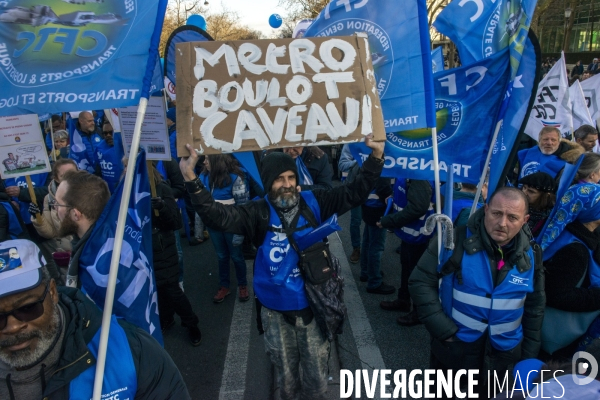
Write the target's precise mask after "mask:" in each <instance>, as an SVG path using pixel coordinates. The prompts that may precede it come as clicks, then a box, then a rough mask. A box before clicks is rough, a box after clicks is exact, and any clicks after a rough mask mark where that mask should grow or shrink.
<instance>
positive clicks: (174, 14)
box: [158, 0, 208, 54]
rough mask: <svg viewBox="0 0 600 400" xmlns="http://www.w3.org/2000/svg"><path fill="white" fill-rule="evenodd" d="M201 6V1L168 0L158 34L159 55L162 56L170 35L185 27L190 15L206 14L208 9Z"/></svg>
mask: <svg viewBox="0 0 600 400" xmlns="http://www.w3.org/2000/svg"><path fill="white" fill-rule="evenodd" d="M202 4H203V3H202V1H201V0H169V4H168V5H167V12H166V14H165V20H164V22H163V29H162V32H161V34H160V44H159V46H158V50H159V52H160V54H164V51H165V45H166V44H167V40H168V39H169V36H171V33H173V31H174V30H175V29H177V28H179V27H180V26H182V25H185V23H186V21H187V19H188V17H189V16H190V15H194V14H200V15H205V14H206V12H207V11H208V9H207V8H205V7H203V6H202Z"/></svg>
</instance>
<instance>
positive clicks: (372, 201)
mask: <svg viewBox="0 0 600 400" xmlns="http://www.w3.org/2000/svg"><path fill="white" fill-rule="evenodd" d="M365 206H367V207H372V208H379V207H385V203H384V202H383V201H382V200H381V199H380V198H379V196H378V195H377V193H375V189H373V190H372V191H371V193H369V197H368V198H367V201H366V202H365Z"/></svg>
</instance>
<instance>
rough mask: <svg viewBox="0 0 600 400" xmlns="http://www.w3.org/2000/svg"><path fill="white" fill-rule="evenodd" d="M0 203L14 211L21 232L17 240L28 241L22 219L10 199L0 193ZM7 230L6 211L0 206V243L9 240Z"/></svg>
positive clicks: (27, 234) (7, 219) (7, 217)
mask: <svg viewBox="0 0 600 400" xmlns="http://www.w3.org/2000/svg"><path fill="white" fill-rule="evenodd" d="M0 201H1V202H4V203H7V204H8V205H10V207H11V208H12V210H13V211H14V213H15V215H16V216H17V219H18V220H19V224H20V226H21V230H22V232H21V234H20V235H19V236H18V239H29V233H28V232H27V227H26V226H25V223H24V222H23V218H21V213H20V212H19V210H18V209H17V208H16V207H15V206H14V204H12V202H11V201H10V197H8V195H7V194H6V193H0ZM9 228H10V227H9V216H8V211H6V209H5V208H4V206H0V242H4V241H5V240H10V239H11V237H10V234H9Z"/></svg>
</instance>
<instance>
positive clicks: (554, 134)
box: [0, 59, 600, 399]
mask: <svg viewBox="0 0 600 400" xmlns="http://www.w3.org/2000/svg"><path fill="white" fill-rule="evenodd" d="M550 64H551V62H550V60H548V61H547V62H545V63H544V66H545V67H547V68H548V69H549V68H550V67H551V65H550ZM596 64H597V60H596V59H595V60H594V62H593V63H592V64H590V65H589V66H588V67H587V68H586V69H585V71H582V70H583V68H584V66H582V65H581V63H580V62H579V63H578V64H577V65H576V66H575V68H573V72H577V73H575V74H573V73H572V74H571V76H578V75H582V74H585V72H587V71H589V72H590V73H596V72H595V71H596V70H597V66H596ZM580 72H581V73H582V74H580ZM68 119H69V118H68V117H67V115H54V116H52V118H51V119H50V120H48V121H47V122H46V123H45V124H44V125H45V126H44V127H45V128H47V130H46V134H47V137H46V143H47V145H48V152H49V155H50V159H51V160H52V172H51V173H49V174H38V175H36V176H32V178H35V179H34V184H35V186H34V193H35V196H36V198H37V201H36V202H34V201H33V200H32V198H31V196H30V193H29V191H28V190H27V187H26V183H25V181H24V179H20V178H12V179H6V180H3V181H2V185H1V186H0V204H1V205H2V207H0V256H3V255H4V254H5V253H6V257H8V258H6V259H7V260H13V259H15V257H16V258H19V257H20V262H21V263H22V266H23V267H27V268H26V269H27V271H28V272H27V274H25V275H27V276H28V278H27V279H16V278H14V277H13V276H12V275H11V274H8V273H5V271H9V269H10V268H9V263H6V264H3V265H0V375H1V377H2V381H3V382H6V384H4V383H0V398H8V399H30V398H40V397H42V394H43V395H47V394H57V393H68V392H69V390H70V391H73V390H77V388H78V387H79V386H78V385H84V384H85V379H83V378H81V379H80V375H83V374H84V373H85V371H86V366H84V365H80V363H79V362H78V361H77V360H79V358H78V357H79V356H80V355H81V354H83V353H85V352H86V351H87V349H88V348H93V347H94V346H95V345H97V343H96V342H94V340H95V339H94V338H95V337H96V336H97V335H98V334H99V327H100V319H99V318H100V317H99V315H100V311H99V309H98V308H97V307H96V306H95V305H93V304H92V303H91V302H90V301H89V299H87V298H86V297H85V296H84V295H82V293H81V292H80V291H78V290H77V289H76V288H80V287H81V284H80V282H79V281H78V269H79V268H80V266H79V256H80V255H81V251H82V249H83V247H84V246H85V243H86V241H87V238H88V237H89V235H90V232H91V230H92V228H93V226H94V224H95V222H96V221H97V220H98V218H99V216H100V215H101V213H102V211H103V209H104V207H105V206H106V204H107V202H108V200H109V198H110V196H111V193H112V192H113V191H114V190H115V188H116V186H117V185H118V184H119V181H120V180H121V179H122V178H123V176H124V173H125V170H126V168H127V158H124V159H123V160H121V159H120V157H119V151H118V150H119V148H118V147H117V146H120V145H121V144H120V143H119V142H118V141H117V140H116V137H117V135H118V133H116V132H114V129H113V127H112V125H111V124H110V121H109V120H108V119H106V118H102V116H101V115H100V116H98V114H97V113H96V112H93V113H92V112H82V113H80V114H79V117H78V118H75V119H72V120H71V121H68ZM167 124H168V127H169V135H170V140H171V154H172V156H173V159H172V160H171V161H161V162H153V163H150V164H149V165H150V168H151V169H152V174H150V175H151V176H152V179H154V184H155V187H156V196H154V197H153V198H152V199H151V206H152V209H153V213H152V219H151V225H152V228H153V230H152V232H153V234H152V238H151V240H152V248H153V263H154V265H153V270H154V273H155V278H156V284H157V294H158V308H159V312H160V323H161V328H162V330H163V332H166V331H167V330H168V329H169V328H170V327H171V326H172V325H173V324H174V323H175V314H177V316H178V317H179V318H180V319H181V323H182V325H183V326H185V327H187V329H188V334H189V341H190V344H191V345H193V346H197V345H200V343H201V338H202V335H201V332H200V327H199V320H198V317H197V316H196V314H195V312H194V310H193V307H192V305H191V303H190V301H189V300H188V298H187V296H186V293H185V291H184V286H183V263H184V255H183V254H184V253H183V249H182V246H181V238H182V233H181V232H183V231H187V232H188V235H187V237H188V240H189V245H190V246H196V245H200V244H202V243H205V242H206V241H207V240H208V241H210V242H212V246H214V250H215V252H216V254H217V259H218V263H217V265H214V266H210V268H211V269H214V271H217V272H218V273H216V274H214V275H215V277H216V279H215V282H214V285H215V293H216V294H214V295H213V294H212V293H211V294H210V296H211V297H212V301H213V302H215V303H221V302H223V301H224V299H225V297H226V296H228V295H229V294H231V293H232V292H234V293H236V294H237V299H238V301H242V302H245V301H248V300H249V298H250V296H249V292H248V287H247V285H248V282H247V274H248V272H249V271H247V270H246V262H245V259H254V270H253V271H252V272H251V273H253V282H254V293H255V294H256V297H257V299H256V300H257V301H256V304H257V307H259V316H260V322H261V324H260V325H261V327H260V329H261V330H262V331H263V332H264V335H265V343H266V350H267V353H268V354H269V356H270V357H271V360H272V361H273V363H274V364H276V365H278V366H280V368H278V374H277V377H276V378H277V380H278V383H279V387H280V389H281V395H282V398H295V396H297V395H298V393H303V394H304V395H305V396H307V398H315V399H316V398H322V397H323V396H324V393H325V391H326V386H327V382H326V374H325V372H326V369H327V360H328V357H329V346H330V343H329V341H328V340H327V334H326V332H325V331H324V330H323V328H322V326H321V324H320V320H319V314H318V313H317V314H316V315H315V313H316V311H315V310H314V308H313V307H312V306H311V303H310V300H311V299H310V298H307V294H306V293H305V291H304V279H305V277H304V276H303V275H302V274H300V273H297V272H296V273H294V272H292V273H291V274H290V277H289V278H288V284H286V285H280V286H276V285H274V284H273V283H272V282H271V278H272V277H273V272H272V271H273V270H275V271H276V270H278V268H282V266H281V265H280V264H279V262H280V261H276V260H275V259H274V258H273V257H272V255H273V252H276V251H279V250H278V249H279V246H282V243H288V242H287V241H288V238H289V237H290V235H292V234H294V235H299V236H302V235H305V234H308V233H309V232H311V231H312V230H313V229H314V228H315V227H316V226H317V225H318V224H321V223H323V222H324V221H326V220H327V219H328V218H329V217H331V215H333V214H334V213H337V214H338V215H342V214H343V213H345V212H347V211H350V236H351V248H352V251H351V253H350V254H349V255H348V261H349V262H350V263H351V264H352V265H356V268H357V270H356V271H357V273H358V276H359V279H360V282H363V283H364V284H365V287H364V291H365V292H366V293H368V294H369V295H391V294H394V296H393V299H382V301H381V302H380V307H381V308H382V309H383V310H387V311H390V312H398V311H400V312H402V314H400V315H399V316H396V321H397V323H398V324H400V325H402V326H405V327H411V326H415V325H418V324H425V327H426V328H427V330H428V331H429V333H430V335H431V337H430V344H431V367H432V368H436V369H443V370H457V369H479V370H488V371H496V372H502V371H509V372H511V373H512V372H513V370H515V366H516V365H518V364H517V363H519V362H520V361H522V360H524V359H539V362H540V363H542V364H540V365H546V366H548V365H550V366H552V365H554V364H553V363H555V362H559V363H560V362H565V361H567V360H569V359H570V357H572V356H573V354H574V353H575V352H576V351H578V350H586V349H587V350H589V351H592V350H593V349H595V348H598V342H600V316H599V315H600V231H598V229H597V228H598V227H600V185H599V184H598V182H599V181H600V155H599V154H596V153H594V149H597V148H598V146H597V143H598V132H597V131H596V129H595V128H594V127H591V126H587V125H584V126H582V127H580V128H578V129H577V130H576V131H575V132H573V138H574V141H568V140H565V139H562V136H561V133H560V131H558V130H557V129H556V128H548V127H547V128H544V129H542V131H541V132H540V134H539V143H538V144H536V145H535V146H534V147H531V148H529V149H525V150H521V151H520V152H519V155H518V162H517V165H516V167H515V174H514V176H515V179H514V181H512V182H507V183H506V186H507V187H503V188H501V189H498V190H497V191H496V192H495V193H490V194H489V197H488V193H487V181H486V182H485V183H484V185H483V187H482V188H481V191H480V193H481V194H480V196H479V197H478V198H476V193H477V192H478V190H477V187H476V186H475V185H473V184H471V183H467V182H463V183H455V184H454V195H453V200H452V204H451V206H452V207H451V210H452V211H451V214H452V215H450V216H449V218H450V220H451V221H452V223H453V225H454V226H455V228H456V229H455V234H454V237H453V241H454V244H455V249H454V251H453V252H443V253H440V254H438V253H439V249H438V244H437V234H436V233H434V234H427V233H426V232H425V229H424V227H425V222H426V220H427V218H428V217H430V216H431V215H433V214H434V210H435V202H436V199H435V194H434V193H435V190H434V186H435V184H434V182H433V181H425V180H413V179H406V178H404V177H396V178H395V179H390V178H382V177H380V174H381V170H382V168H383V144H382V143H375V142H371V141H367V145H368V146H369V147H371V148H372V151H373V154H372V155H371V156H370V157H369V158H367V159H366V160H365V161H364V163H363V164H362V167H360V166H359V164H358V163H357V161H356V160H355V159H354V158H353V156H352V153H351V151H350V148H349V147H348V145H344V146H343V148H341V151H333V152H332V151H330V149H326V150H327V151H323V149H321V148H319V147H312V146H311V147H292V148H286V149H279V150H271V151H265V152H256V154H255V159H256V160H257V165H258V166H259V169H260V174H261V180H262V183H263V184H264V188H263V187H261V185H259V184H258V182H256V181H255V180H254V179H253V178H252V176H251V175H250V174H249V173H248V171H247V170H246V169H245V168H244V166H243V165H241V164H240V163H239V162H238V161H237V159H236V158H235V157H233V156H232V155H228V154H220V155H209V156H206V157H204V156H202V157H199V156H198V155H197V154H196V153H195V152H194V151H191V152H190V156H187V157H178V154H177V143H176V137H177V134H176V129H177V128H176V112H175V108H174V107H173V108H170V109H169V110H168V112H167ZM69 129H76V130H77V131H78V132H79V134H80V135H81V138H82V141H83V144H84V145H85V149H86V151H89V153H90V157H91V159H94V160H96V161H97V162H96V164H95V165H94V166H93V172H91V171H89V170H87V171H86V170H81V169H80V168H79V165H78V164H77V163H76V162H75V161H73V160H72V159H71V158H70V157H69V155H70V153H69V152H70V145H71V143H69V137H72V135H70V134H69V132H68V131H69ZM189 149H191V148H190V147H188V150H189ZM337 150H339V149H337ZM329 154H340V158H339V163H338V162H337V161H338V160H331V159H330V155H329ZM580 157H583V161H582V162H581V163H580V165H579V168H578V171H577V173H576V175H575V178H574V179H573V181H572V182H568V184H569V185H570V187H569V185H567V187H568V190H566V192H565V195H564V196H563V197H562V198H557V191H558V187H559V181H560V180H561V177H562V174H563V173H564V171H565V165H567V164H575V163H576V162H577V161H578V160H579V159H580ZM103 160H104V161H106V160H111V162H112V161H114V164H115V165H114V170H112V169H111V170H108V169H106V170H104V169H103V167H102V165H101V164H102V161H103ZM332 164H337V165H335V168H333V165H332ZM334 170H339V174H336V175H335V176H334ZM337 179H340V181H341V182H339V183H338V182H334V180H337ZM511 186H512V187H511ZM251 199H254V200H251ZM443 201H444V200H443ZM390 202H391V203H392V204H391V211H389V213H388V209H389V207H388V204H389V203H390ZM474 202H475V203H476V207H475V208H476V211H475V212H474V213H471V206H472V204H473V203H474ZM486 202H487V204H486ZM363 223H364V224H363ZM361 226H364V228H363V230H362V232H361ZM544 227H546V229H545V230H544ZM543 232H545V234H544V233H543ZM389 234H395V235H397V236H398V237H399V238H400V239H401V244H400V246H399V248H398V249H397V252H398V253H399V254H400V256H399V259H398V260H397V261H396V262H395V263H394V265H388V266H386V268H387V269H389V268H400V270H401V274H400V276H401V280H400V287H399V288H397V289H396V288H394V287H393V286H391V285H389V284H387V283H386V282H385V281H384V274H383V271H382V263H383V261H382V254H383V251H384V248H385V243H386V237H387V235H389ZM144 240H150V238H147V239H144ZM288 244H292V243H291V241H290V242H289V243H288ZM284 245H285V244H284ZM204 246H206V244H204ZM15 249H16V250H15ZM3 252H4V253H3ZM11 252H12V253H11ZM17 253H18V255H17V256H15V254H17ZM42 256H43V260H45V262H42V261H41V260H42ZM438 257H439V258H440V260H441V261H439V262H438ZM188 262H189V261H188ZM232 262H233V265H234V271H235V278H236V279H235V282H232V279H231V276H230V275H231V272H230V271H231V270H230V268H231V263H232ZM334 264H335V262H334ZM544 271H545V272H544ZM440 279H441V280H442V284H441V285H440V283H439V282H440ZM515 282H518V283H515ZM235 283H237V286H235V289H234V286H232V284H235ZM65 285H66V286H70V288H68V287H66V286H65ZM73 287H75V288H73ZM187 289H188V290H193V287H192V286H190V285H189V284H188V287H187ZM81 321H84V325H85V321H88V322H87V324H88V325H85V326H82V323H81ZM118 325H119V326H120V328H119V329H120V330H119V329H117V331H118V332H117V333H115V335H121V336H120V339H118V338H116V337H115V339H114V340H116V341H119V340H120V341H121V346H122V348H121V349H122V350H123V352H122V354H119V355H113V356H114V357H125V358H127V360H128V364H127V365H129V367H130V370H129V371H127V368H125V370H126V371H125V373H123V375H122V376H121V377H119V379H117V378H115V382H113V383H114V384H115V385H127V384H129V385H131V384H132V382H134V381H136V382H137V383H136V386H137V390H138V393H142V392H143V393H147V394H148V396H150V397H152V398H165V399H166V398H174V399H175V398H177V399H180V398H188V397H189V395H188V394H187V391H186V389H185V384H184V383H183V380H182V378H181V375H180V374H179V372H178V371H177V369H176V367H175V366H174V364H173V362H172V360H171V359H170V357H169V355H168V354H167V353H166V352H165V351H164V350H163V349H162V348H160V346H158V345H157V343H155V342H153V341H154V339H153V338H152V337H150V336H149V335H147V334H146V333H145V332H144V331H142V330H141V329H139V328H136V327H134V326H132V325H129V324H127V323H125V322H123V321H122V320H119V322H118ZM558 327H560V328H562V331H561V329H559V328H558ZM565 327H567V329H564V328H565ZM558 331H560V332H564V333H560V332H558ZM32 338H36V339H35V340H33V339H32ZM590 349H591V350H590ZM86 354H87V353H86ZM290 354H299V357H295V356H294V357H292V356H290ZM595 354H596V355H598V356H600V352H596V353H595ZM86 357H89V360H91V361H90V362H88V364H93V363H94V361H93V360H94V359H93V357H92V356H91V355H89V354H88V355H86V356H85V357H84V358H86ZM150 357H152V361H148V360H150ZM113 361H115V360H113ZM117 361H118V360H117ZM65 363H73V366H71V367H68V368H65V369H61V368H59V366H63V365H66V364H65ZM107 365H108V363H107ZM300 369H301V370H302V373H301V374H300V373H299V370H300ZM109 372H110V369H109ZM482 376H485V374H482ZM151 379H154V380H155V381H153V382H150V381H151ZM486 383H487V382H485V380H484V381H482V382H481V385H480V390H481V393H483V391H484V389H483V388H484V386H485V384H486ZM528 385H529V383H528ZM115 387H116V386H115ZM60 398H62V397H60ZM132 398H133V397H132ZM136 398H145V397H137V396H136Z"/></svg>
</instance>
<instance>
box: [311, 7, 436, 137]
mask: <svg viewBox="0 0 600 400" xmlns="http://www.w3.org/2000/svg"><path fill="white" fill-rule="evenodd" d="M355 32H366V33H367V34H368V36H369V46H370V47H371V59H372V62H373V67H374V69H375V78H376V81H377V89H378V91H379V97H380V98H381V107H382V110H383V119H384V123H385V131H386V132H395V131H399V130H409V129H418V128H424V127H433V126H434V124H435V111H434V106H433V99H434V92H433V88H432V87H431V74H432V70H431V48H430V39H429V26H428V24H427V9H426V5H425V0H406V1H403V2H402V6H401V7H399V6H398V2H397V0H378V1H369V2H367V1H364V0H347V1H337V0H333V1H331V2H330V3H329V4H328V5H327V6H326V7H325V9H324V10H323V11H321V13H320V14H319V16H318V17H317V18H316V19H315V21H314V22H313V23H312V25H311V26H310V27H309V28H308V29H307V30H306V33H305V35H304V36H305V37H317V36H346V35H352V34H354V33H355Z"/></svg>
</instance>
